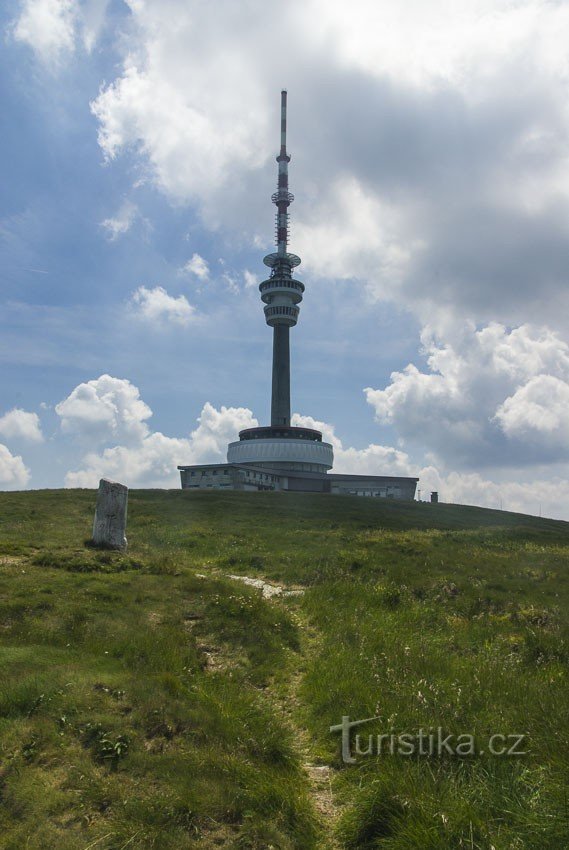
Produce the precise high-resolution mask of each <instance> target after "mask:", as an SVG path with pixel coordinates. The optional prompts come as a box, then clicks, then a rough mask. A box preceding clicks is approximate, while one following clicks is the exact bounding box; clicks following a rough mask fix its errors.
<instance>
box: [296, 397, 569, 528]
mask: <svg viewBox="0 0 569 850" xmlns="http://www.w3.org/2000/svg"><path fill="white" fill-rule="evenodd" d="M292 423H293V424H294V425H298V426H304V427H305V428H316V429H317V430H319V431H322V434H323V437H324V439H325V440H326V441H327V442H329V443H331V444H332V446H333V447H334V470H333V471H334V472H339V473H353V474H357V475H402V476H411V477H414V478H416V477H418V478H419V484H418V491H417V498H419V497H420V498H421V499H422V500H423V501H428V500H429V498H430V493H431V492H432V491H434V490H436V491H437V492H438V493H439V497H440V500H441V501H444V502H449V503H455V504H463V505H477V506H480V507H484V508H495V509H499V510H502V509H503V510H508V511H516V512H519V513H527V514H534V515H537V514H538V513H541V514H542V515H543V516H547V517H551V518H556V519H567V517H568V513H567V505H568V504H569V466H566V465H565V466H562V467H557V469H556V473H557V474H556V475H554V476H552V477H551V478H544V477H542V478H537V479H536V478H531V477H525V478H524V477H522V478H521V480H517V478H516V479H513V478H512V477H508V476H506V477H502V479H500V478H494V479H493V478H492V477H485V476H483V475H481V474H480V473H477V472H456V471H448V469H445V466H444V464H440V465H433V464H429V465H427V466H421V465H420V464H417V463H414V462H413V461H412V459H411V458H410V457H409V455H408V454H407V453H406V452H404V451H400V450H399V449H395V448H393V447H392V446H383V445H378V444H375V443H371V444H370V445H368V446H366V447H365V448H362V449H358V448H354V447H352V446H351V447H348V448H344V446H343V443H342V440H341V439H340V438H339V437H338V436H337V434H336V432H335V428H334V426H333V425H330V424H329V423H327V422H321V421H319V420H317V419H314V418H313V417H311V416H301V415H299V414H297V413H295V414H294V415H293V417H292ZM564 473H565V477H563V474H564Z"/></svg>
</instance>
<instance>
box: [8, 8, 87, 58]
mask: <svg viewBox="0 0 569 850" xmlns="http://www.w3.org/2000/svg"><path fill="white" fill-rule="evenodd" d="M76 15H77V5H76V4H75V3H74V2H73V0H24V2H23V4H22V9H21V12H20V16H19V18H18V20H17V21H16V22H15V24H14V26H13V34H14V37H15V38H16V39H17V40H18V41H21V42H24V43H25V44H28V45H29V46H30V47H31V48H32V49H33V50H34V51H35V52H36V53H37V54H38V56H39V57H40V59H41V60H42V61H44V62H46V63H47V64H51V65H57V64H58V63H59V62H60V61H61V59H62V58H63V56H64V55H65V54H66V53H71V52H72V51H73V50H74V48H75V24H76Z"/></svg>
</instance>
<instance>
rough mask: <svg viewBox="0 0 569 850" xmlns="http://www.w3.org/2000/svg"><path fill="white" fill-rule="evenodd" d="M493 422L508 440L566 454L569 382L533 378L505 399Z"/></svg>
mask: <svg viewBox="0 0 569 850" xmlns="http://www.w3.org/2000/svg"><path fill="white" fill-rule="evenodd" d="M495 419H496V420H497V421H498V422H499V423H500V425H501V427H502V430H503V431H504V433H505V434H506V435H507V436H508V437H515V438H517V439H519V440H521V441H524V442H533V443H535V444H537V445H538V446H541V445H545V446H547V447H549V448H550V449H554V450H557V452H559V453H561V454H565V455H569V383H567V382H566V381H562V380H560V379H559V378H556V377H555V376H553V375H537V376H536V377H535V378H531V380H529V381H528V382H527V384H525V385H524V386H522V387H520V388H519V389H517V390H516V392H515V393H514V394H513V395H511V396H509V397H508V398H507V399H506V400H505V401H504V402H503V404H501V405H500V407H499V408H498V410H497V412H496V416H495Z"/></svg>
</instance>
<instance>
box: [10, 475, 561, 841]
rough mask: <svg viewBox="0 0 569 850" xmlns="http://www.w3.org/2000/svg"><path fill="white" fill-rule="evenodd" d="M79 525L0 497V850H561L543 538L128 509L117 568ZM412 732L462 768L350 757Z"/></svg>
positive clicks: (555, 647)
mask: <svg viewBox="0 0 569 850" xmlns="http://www.w3.org/2000/svg"><path fill="white" fill-rule="evenodd" d="M94 503H95V493H94V491H86V490H79V491H72V490H61V491H53V490H51V491H35V492H26V493H0V670H1V671H2V674H1V687H0V802H1V804H2V805H1V807H0V847H2V848H6V849H7V850H8V848H9V850H16V849H17V850H20V849H21V848H29V850H39V848H42V850H45V848H52V847H53V848H58V850H87V848H97V850H122V848H129V850H134V848H156V850H170V848H172V850H174V848H175V850H185V848H204V850H210V848H218V847H221V848H224V847H225V848H243V849H244V850H261V848H263V850H267V849H268V848H273V850H312V848H314V850H316V848H334V847H336V848H344V850H373V848H384V850H458V849H459V848H466V850H492V848H494V850H547V848H551V850H553V848H555V850H563V848H565V847H569V793H568V789H567V782H568V777H569V688H568V672H569V671H568V664H569V524H568V523H562V522H557V521H553V520H545V519H537V518H535V517H527V516H522V515H519V514H511V513H506V512H499V511H490V510H484V509H479V508H469V507H463V506H454V505H444V504H439V505H430V504H418V503H403V502H402V503H397V502H390V501H379V500H378V501H375V500H371V499H357V498H354V497H340V496H334V497H331V496H318V495H312V494H310V495H309V494H298V495H293V494H282V493H213V492H198V493H187V492H185V493H184V492H181V491H131V493H130V498H129V524H128V532H127V536H128V538H129V550H128V554H120V553H113V552H104V551H97V550H94V549H91V548H89V547H87V546H85V541H86V540H88V538H89V537H90V533H91V524H92V517H93V511H94ZM239 575H241V576H248V577H253V578H262V579H264V580H266V581H267V582H269V583H272V584H274V585H279V586H280V587H283V588H285V589H286V590H296V591H303V592H302V593H296V594H291V595H285V594H280V595H275V596H273V597H272V598H264V597H263V596H262V595H261V593H260V591H259V590H258V589H256V588H254V587H250V586H248V585H246V584H244V583H242V582H240V581H238V580H236V579H235V578H229V576H239ZM342 716H349V717H350V718H352V719H354V720H357V719H364V718H370V717H374V718H378V719H376V720H374V721H373V722H372V723H369V724H367V725H365V726H362V727H361V739H360V742H359V744H360V747H359V748H360V750H361V751H362V753H363V752H365V750H366V748H368V747H369V743H370V742H369V738H368V736H369V735H370V734H372V735H373V736H374V737H373V738H372V741H371V743H372V750H374V754H370V755H365V754H361V755H360V754H358V753H356V752H355V732H354V735H353V738H352V740H351V755H352V756H353V758H354V762H353V763H349V764H347V763H345V762H344V761H343V759H342V754H341V739H340V735H339V734H338V733H331V732H330V726H332V725H337V724H339V723H340V721H341V718H342ZM419 729H424V730H429V731H432V730H434V731H435V732H436V731H437V730H439V729H441V730H442V734H443V735H444V736H447V735H449V734H450V735H454V736H455V737H456V736H458V735H465V734H468V735H471V736H472V740H473V741H474V742H475V747H476V753H475V754H470V753H466V754H462V755H458V754H449V753H448V752H446V751H443V752H442V753H441V754H436V753H433V754H428V753H427V754H422V755H421V754H418V753H417V752H414V753H413V754H412V755H403V754H400V753H398V752H393V753H391V752H389V748H388V747H387V749H385V750H384V751H382V753H381V754H380V755H377V754H376V752H375V749H374V747H376V742H377V737H376V736H377V735H378V734H381V735H383V736H385V737H384V742H385V741H387V742H388V739H389V736H392V737H393V736H394V735H395V736H398V735H400V734H408V735H411V736H415V735H416V733H417V730H419ZM356 731H359V730H356ZM495 734H502V735H505V736H507V735H512V734H518V735H522V734H523V735H524V736H525V737H524V739H523V744H522V745H521V746H520V747H519V748H520V749H524V750H525V751H527V752H526V753H525V755H519V756H518V755H510V756H506V755H493V754H492V753H491V752H489V750H488V746H487V744H488V741H489V738H490V736H492V735H495ZM481 750H484V752H480V751H481Z"/></svg>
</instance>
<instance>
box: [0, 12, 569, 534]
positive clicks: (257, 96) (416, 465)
mask: <svg viewBox="0 0 569 850" xmlns="http://www.w3.org/2000/svg"><path fill="white" fill-rule="evenodd" d="M0 26H1V28H2V34H3V36H2V37H3V44H2V50H1V51H0V93H1V99H2V112H3V119H4V120H3V132H2V134H0V154H1V156H0V162H1V163H2V166H3V167H2V185H3V192H2V197H1V199H0V268H1V270H2V274H1V282H0V489H5V490H17V489H27V488H34V489H35V488H43V487H62V486H66V487H95V486H97V484H98V481H99V479H100V478H101V477H103V476H104V477H109V478H113V479H116V480H119V481H121V482H123V483H125V484H127V485H128V486H129V487H177V486H179V478H178V475H179V474H178V472H177V470H176V467H177V465H178V464H191V463H201V462H209V463H215V462H223V461H224V460H225V451H226V446H227V443H228V442H229V441H230V440H232V439H235V438H236V436H237V433H238V431H239V430H240V429H241V428H243V427H247V426H250V425H252V424H256V423H258V424H267V422H268V419H269V413H270V377H271V345H272V340H271V333H272V332H271V329H270V328H268V327H267V326H266V324H265V322H264V317H263V313H262V304H261V301H260V297H259V293H258V289H257V285H258V283H259V282H260V281H261V280H263V278H264V273H263V270H264V266H263V264H262V258H263V256H264V254H266V253H268V252H270V251H271V250H273V247H272V246H273V238H274V211H275V208H274V206H273V205H272V204H271V202H270V196H271V194H272V192H273V191H274V189H275V186H276V162H275V156H276V154H277V153H278V144H279V106H280V90H281V88H283V87H284V88H287V90H288V93H289V115H288V119H289V120H288V130H289V132H288V145H289V151H290V153H291V155H292V160H291V163H290V168H289V174H290V185H291V189H292V191H293V192H294V194H295V196H296V200H295V202H294V204H293V205H292V206H291V208H290V212H291V240H290V250H292V251H294V252H295V253H297V254H299V255H300V256H301V258H302V265H301V266H300V268H299V269H298V273H297V277H298V278H299V279H300V280H302V281H303V282H304V284H305V286H306V291H305V296H304V301H303V303H302V305H301V312H300V319H299V323H298V325H297V327H296V328H294V330H293V331H292V333H291V349H292V352H291V357H292V405H293V410H294V420H293V421H294V423H296V424H305V425H315V426H316V427H319V428H321V429H322V431H323V432H324V435H325V438H326V439H328V440H329V441H330V442H332V443H333V446H334V452H335V466H334V471H336V472H357V473H373V474H378V475H381V474H387V475H393V474H400V475H418V476H419V477H420V483H419V487H420V488H421V497H422V498H428V496H429V493H430V491H431V490H437V491H438V492H439V494H440V498H441V500H442V501H445V502H459V503H465V504H477V505H484V506H488V507H502V508H504V509H505V510H516V511H523V512H526V513H531V514H540V513H541V514H542V515H543V516H550V517H557V518H561V519H566V520H569V475H568V473H569V326H568V320H567V316H568V314H569V309H568V308H569V286H568V276H569V53H568V51H567V44H568V43H569V2H563V0H559V2H555V0H547V1H546V0H541V2H537V1H536V0H471V2H469V3H456V2H451V0H430V2H429V3H425V2H424V0H423V2H419V0H408V2H406V3H404V4H402V3H400V2H399V0H352V2H351V3H349V4H348V3H345V2H340V0H289V2H287V3H279V4H277V3H270V2H269V3H268V2H266V0H264V2H262V0H215V2H213V3H212V2H205V0H128V2H123V0H76V1H75V2H73V1H72V0H7V2H5V3H4V4H2V11H1V12H0Z"/></svg>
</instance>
